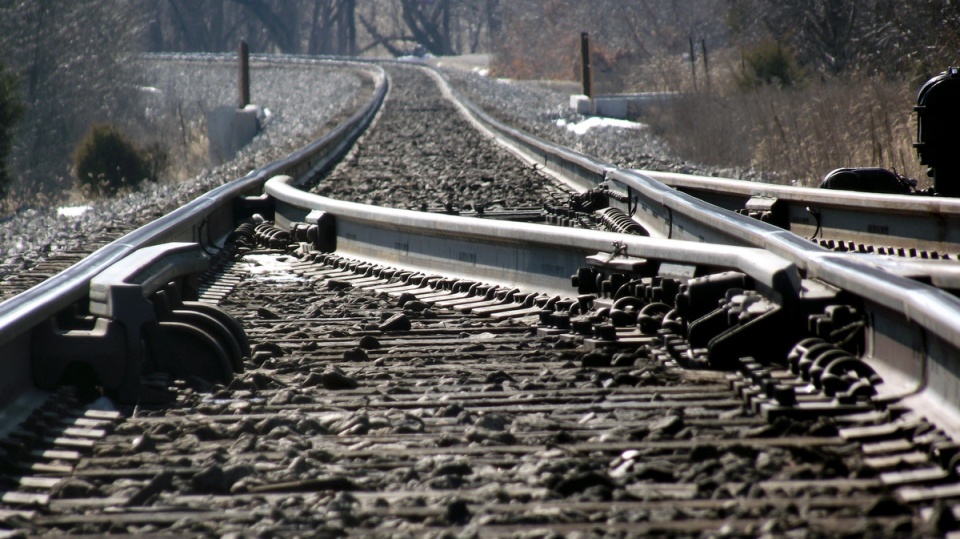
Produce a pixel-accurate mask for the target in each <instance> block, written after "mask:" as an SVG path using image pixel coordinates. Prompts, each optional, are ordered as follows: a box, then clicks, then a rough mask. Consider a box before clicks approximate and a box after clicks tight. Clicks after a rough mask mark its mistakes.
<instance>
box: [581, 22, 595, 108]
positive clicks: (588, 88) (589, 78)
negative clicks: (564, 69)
mask: <svg viewBox="0 0 960 539" xmlns="http://www.w3.org/2000/svg"><path fill="white" fill-rule="evenodd" d="M580 65H581V67H582V71H581V76H582V77H583V95H585V96H587V97H588V98H589V99H590V113H591V114H593V113H594V112H595V111H596V108H595V105H594V102H593V66H592V65H591V64H590V34H588V33H586V32H581V33H580Z"/></svg>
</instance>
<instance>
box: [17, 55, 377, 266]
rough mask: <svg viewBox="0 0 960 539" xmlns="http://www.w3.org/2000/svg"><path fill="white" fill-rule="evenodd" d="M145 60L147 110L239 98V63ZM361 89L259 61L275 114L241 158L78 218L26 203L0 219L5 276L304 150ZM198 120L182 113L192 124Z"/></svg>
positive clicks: (327, 73) (320, 69)
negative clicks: (149, 94)
mask: <svg viewBox="0 0 960 539" xmlns="http://www.w3.org/2000/svg"><path fill="white" fill-rule="evenodd" d="M144 64H145V70H144V72H145V73H144V82H145V84H146V85H147V86H148V87H149V88H150V89H149V92H150V93H151V94H152V96H151V97H150V99H149V100H148V101H149V103H148V107H150V106H152V107H156V108H159V110H160V111H161V114H164V113H166V114H169V113H170V111H175V110H177V104H178V103H182V104H183V106H182V107H181V109H182V110H191V111H197V112H198V113H200V114H202V111H208V112H209V111H211V110H213V109H214V108H216V107H217V106H220V105H232V104H234V103H236V64H235V60H232V59H225V58H217V57H209V58H203V57H201V58H200V59H197V57H196V56H191V57H190V59H186V58H183V57H162V58H149V59H147V60H144ZM363 86H364V76H363V75H361V74H360V73H359V72H358V71H356V70H350V69H343V67H341V66H337V65H331V64H324V63H323V62H316V61H308V60H296V61H283V62H277V61H271V62H270V63H266V62H264V61H262V60H260V59H255V60H254V61H253V64H252V66H251V95H252V96H253V99H254V101H255V104H257V105H259V106H261V107H264V108H266V109H268V110H269V111H270V117H269V119H268V121H267V122H266V125H265V127H264V129H263V130H262V131H261V133H260V134H259V135H257V137H256V138H255V139H254V140H253V141H252V142H251V143H250V144H249V145H248V146H247V147H245V148H244V149H243V150H242V151H241V152H240V153H239V154H238V156H237V157H236V159H234V160H233V161H230V162H228V163H225V164H223V165H220V166H217V167H213V168H208V169H205V170H203V171H202V172H200V173H199V174H197V175H196V176H195V177H193V178H191V179H190V180H188V181H184V182H180V183H162V182H161V183H148V182H147V183H144V184H143V185H142V186H141V187H140V188H139V189H137V190H136V191H135V192H132V193H128V194H125V195H121V196H117V197H114V198H110V199H104V200H97V201H90V202H84V203H83V204H87V205H89V206H90V208H89V209H88V210H87V211H85V212H81V213H80V214H79V215H76V216H62V215H58V212H57V208H55V207H49V208H45V207H31V206H27V207H24V208H21V209H20V211H18V212H17V213H16V214H14V215H12V216H9V217H6V218H5V219H4V220H3V221H2V222H0V279H3V278H6V277H7V276H10V275H15V274H17V273H18V272H21V271H23V270H25V269H28V268H31V267H33V266H34V265H36V264H37V263H38V262H39V261H41V260H43V259H45V258H46V257H48V256H50V255H51V254H54V253H57V252H62V251H66V250H70V249H76V248H79V247H81V246H86V245H89V244H90V243H91V242H92V241H95V240H97V239H98V238H103V237H104V235H105V234H107V235H109V234H111V233H112V232H115V231H118V230H126V229H129V227H130V225H131V223H132V224H137V225H139V224H146V223H147V222H150V221H152V220H154V219H156V218H158V217H160V216H162V215H164V214H165V213H167V212H169V211H171V210H173V209H175V208H177V207H179V206H181V205H182V204H184V203H186V202H189V201H190V200H193V199H194V198H196V197H197V196H199V195H200V194H202V193H204V192H206V191H208V190H210V189H212V188H213V187H216V186H218V185H222V184H223V183H226V182H229V181H231V180H235V179H237V178H240V177H243V176H244V175H246V174H247V173H249V172H250V171H251V170H253V169H256V168H258V167H261V166H263V165H265V164H267V163H270V162H271V161H274V160H276V159H279V158H281V157H283V156H285V155H287V154H289V153H290V152H292V151H294V150H296V149H298V148H301V147H303V146H304V145H306V144H307V143H308V142H310V141H311V140H314V139H316V138H318V137H319V136H320V135H322V133H323V132H324V131H325V129H326V127H327V124H328V122H331V121H334V120H337V119H338V117H340V116H341V115H343V114H345V113H346V112H348V110H347V109H349V108H350V107H352V106H353V105H354V104H355V100H356V99H357V98H360V97H362V96H361V95H360V94H361V93H362V88H363ZM363 98H364V99H366V97H363ZM154 113H156V112H154ZM147 114H150V111H147ZM199 120H200V119H199V118H185V121H187V122H197V121H199ZM171 158H174V156H171Z"/></svg>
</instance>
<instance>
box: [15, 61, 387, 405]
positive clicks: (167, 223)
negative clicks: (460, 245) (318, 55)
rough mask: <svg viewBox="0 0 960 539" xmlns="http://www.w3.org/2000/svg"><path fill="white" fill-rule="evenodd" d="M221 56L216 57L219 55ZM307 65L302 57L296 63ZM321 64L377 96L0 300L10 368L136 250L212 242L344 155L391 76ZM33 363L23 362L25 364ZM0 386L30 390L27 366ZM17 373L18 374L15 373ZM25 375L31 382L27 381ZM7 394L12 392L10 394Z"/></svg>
mask: <svg viewBox="0 0 960 539" xmlns="http://www.w3.org/2000/svg"><path fill="white" fill-rule="evenodd" d="M214 59H216V58H214ZM297 60H298V61H300V62H303V60H302V59H297ZM317 62H318V63H319V64H320V65H336V66H345V67H352V68H354V69H357V68H361V69H364V70H366V71H368V72H369V73H370V75H371V76H373V77H374V78H375V80H376V87H375V90H374V92H373V95H372V96H371V99H370V100H369V101H368V102H367V103H365V104H364V105H363V106H362V107H361V108H360V109H359V110H358V111H356V112H355V113H354V114H353V115H351V116H350V117H349V118H348V119H347V120H345V121H344V122H343V123H341V124H340V125H338V126H336V127H335V128H334V129H333V130H331V131H330V132H329V133H327V134H326V135H324V136H323V137H321V138H319V139H317V140H315V141H314V142H312V143H310V144H308V145H307V146H306V147H304V148H302V149H300V150H298V151H296V152H294V153H292V154H290V155H288V156H287V157H285V158H283V159H280V160H277V161H274V162H272V163H269V164H267V165H265V166H263V167H261V168H258V169H256V170H253V171H251V172H250V173H249V174H247V175H246V176H244V177H242V178H239V179H237V180H234V181H232V182H230V183H227V184H224V185H222V186H220V187H217V188H214V189H213V190H211V191H209V192H207V193H205V194H203V195H201V196H200V197H199V198H197V199H195V200H194V201H192V202H190V203H188V204H186V205H184V206H182V207H180V208H178V209H177V210H174V211H173V212H171V213H169V214H167V215H165V216H163V217H161V218H159V219H157V220H156V221H154V222H152V223H150V224H148V225H146V226H144V227H141V228H139V229H137V230H135V231H133V232H131V233H130V234H127V235H126V236H123V237H122V238H120V239H118V240H116V241H114V242H112V243H109V244H107V245H105V246H104V247H102V248H100V249H98V250H97V251H95V252H94V253H92V254H91V255H90V256H88V257H86V258H84V259H83V260H81V261H80V262H78V263H77V264H75V265H73V266H71V267H70V268H68V269H67V270H66V271H64V272H62V273H59V274H57V275H55V276H53V277H51V278H50V279H48V280H46V281H44V282H42V283H40V284H39V285H37V286H35V287H33V288H31V289H29V290H27V291H25V292H23V293H21V294H18V295H17V296H15V297H13V298H10V299H9V300H7V301H4V302H3V303H0V347H3V349H4V350H5V352H6V353H5V354H4V355H5V356H6V357H5V359H6V363H7V364H8V365H13V364H15V363H18V362H17V361H15V359H14V357H19V358H21V359H22V358H23V357H24V355H26V357H29V350H30V342H29V341H30V331H31V329H32V328H33V327H35V326H36V325H37V324H39V323H41V322H42V321H43V320H46V319H48V318H50V317H51V316H54V315H56V314H57V313H58V312H60V311H62V310H63V309H65V308H67V307H68V306H70V305H72V304H74V303H76V302H78V301H81V300H82V299H83V298H84V297H85V296H86V295H87V294H88V293H89V285H90V281H91V280H92V279H93V277H95V276H96V275H98V274H99V273H101V272H102V271H104V270H106V269H107V268H108V267H110V266H111V265H113V264H114V263H116V262H118V261H120V260H122V259H123V258H125V257H126V256H128V255H130V254H131V253H133V252H135V251H136V250H138V249H141V248H144V247H149V246H151V245H157V244H160V243H164V242H172V241H188V242H198V243H201V244H205V245H209V244H214V243H216V242H218V241H220V240H222V238H223V237H224V236H225V235H226V234H228V233H229V232H230V231H232V230H233V228H234V226H235V221H236V219H235V217H234V214H235V212H236V208H235V206H234V203H235V201H236V200H237V199H238V198H240V197H244V196H256V195H259V194H260V193H261V192H262V187H263V184H264V183H265V182H266V181H267V180H268V179H269V178H271V177H273V176H276V175H277V174H291V175H295V176H297V177H303V176H305V175H308V174H312V173H316V172H318V171H319V170H321V169H323V168H324V167H327V166H329V165H330V164H332V163H333V162H335V161H336V160H337V159H338V158H339V156H341V155H342V154H344V153H346V151H347V150H348V149H349V147H350V146H351V145H352V143H353V141H354V140H355V139H356V138H357V137H358V136H359V135H360V133H361V132H362V131H363V130H364V129H366V126H367V125H368V124H369V123H370V121H371V120H372V118H373V117H374V115H375V114H376V112H377V111H378V110H379V107H380V103H381V102H382V101H383V99H384V96H385V95H386V92H387V78H386V74H385V73H384V71H383V69H382V68H379V67H377V66H374V65H372V64H369V63H355V62H345V61H342V60H336V61H330V60H318V61H317ZM23 362H26V363H28V361H21V363H23ZM8 372H10V373H12V375H11V376H9V377H5V380H4V382H3V384H2V388H3V389H6V388H16V387H20V386H22V385H23V384H25V383H26V384H27V385H29V384H30V382H29V368H24V367H22V366H19V367H18V368H15V369H11V370H10V371H8ZM13 373H15V375H14V374H13ZM25 377H26V378H25ZM6 394H7V395H8V396H9V395H10V394H9V392H8V393H6Z"/></svg>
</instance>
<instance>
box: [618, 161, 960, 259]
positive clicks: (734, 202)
mask: <svg viewBox="0 0 960 539" xmlns="http://www.w3.org/2000/svg"><path fill="white" fill-rule="evenodd" d="M637 172H638V173H640V174H645V175H647V176H649V177H651V178H653V179H655V180H657V181H658V182H662V183H664V184H665V185H668V186H670V187H673V188H674V189H677V190H680V191H683V192H684V193H688V194H690V195H693V196H695V197H697V198H700V199H702V200H705V201H707V202H710V203H711V204H715V205H717V206H719V207H721V208H725V209H728V210H732V211H738V210H746V209H747V207H748V204H749V203H750V202H751V200H752V201H754V202H763V203H764V204H767V205H770V206H773V205H776V209H775V211H774V213H776V214H777V216H776V217H775V219H778V220H779V222H780V223H781V225H780V226H783V228H785V229H787V230H790V231H791V232H794V233H796V234H797V235H799V236H803V237H805V238H810V239H813V240H817V241H823V242H827V241H829V240H835V241H838V240H844V241H845V242H848V243H849V242H852V243H854V244H863V245H866V246H869V247H874V248H876V247H884V248H889V247H893V248H895V249H893V251H894V252H896V251H898V250H900V249H903V250H905V251H906V252H905V254H904V256H909V257H911V258H912V257H922V258H927V257H928V256H942V255H948V256H950V257H951V258H953V259H956V258H957V255H958V253H960V232H958V230H960V227H958V223H960V200H957V199H954V198H939V197H929V196H910V195H882V194H874V193H855V194H854V193H852V192H849V191H836V190H830V189H815V188H809V187H792V186H787V185H773V184H763V183H757V182H748V181H742V180H733V179H728V178H712V177H704V176H693V175H686V174H676V173H670V172H656V171H637ZM852 250H857V248H856V247H854V248H853V249H852ZM911 251H912V253H911ZM891 254H894V253H891Z"/></svg>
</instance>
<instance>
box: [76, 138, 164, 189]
mask: <svg viewBox="0 0 960 539" xmlns="http://www.w3.org/2000/svg"><path fill="white" fill-rule="evenodd" d="M73 165H74V170H75V174H76V178H77V182H78V183H79V185H80V190H81V191H83V192H84V194H86V195H88V196H110V195H113V194H116V193H117V191H119V190H120V189H122V188H125V187H134V186H136V185H138V184H139V183H140V182H142V181H143V180H151V181H155V180H156V176H155V175H154V174H151V166H150V160H149V159H148V157H146V156H145V154H144V153H143V152H141V151H140V150H138V149H137V148H136V147H134V146H133V144H131V143H130V142H128V141H127V139H126V138H125V137H124V136H123V134H122V133H120V132H119V131H118V130H117V129H116V128H114V127H113V126H110V125H107V124H98V125H94V126H93V127H91V128H90V131H88V132H87V135H86V136H85V137H84V139H83V141H82V142H81V143H80V145H79V146H77V149H76V150H75V151H74V153H73Z"/></svg>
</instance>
